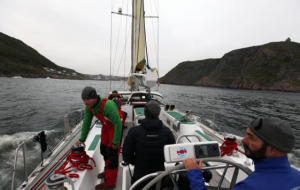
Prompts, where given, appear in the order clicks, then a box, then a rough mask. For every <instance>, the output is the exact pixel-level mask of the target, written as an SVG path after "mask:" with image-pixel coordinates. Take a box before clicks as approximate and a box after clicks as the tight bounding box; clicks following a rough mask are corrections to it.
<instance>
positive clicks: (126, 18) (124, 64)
mask: <svg viewBox="0 0 300 190" xmlns="http://www.w3.org/2000/svg"><path fill="white" fill-rule="evenodd" d="M128 5H129V2H128V0H127V7H126V8H127V10H126V12H127V13H128ZM127 21H128V17H126V24H125V26H126V28H125V31H127ZM131 28H132V27H131ZM126 36H127V35H126ZM126 44H127V43H125V58H124V78H123V79H125V68H126V55H127V54H126ZM124 91H125V83H124Z"/></svg>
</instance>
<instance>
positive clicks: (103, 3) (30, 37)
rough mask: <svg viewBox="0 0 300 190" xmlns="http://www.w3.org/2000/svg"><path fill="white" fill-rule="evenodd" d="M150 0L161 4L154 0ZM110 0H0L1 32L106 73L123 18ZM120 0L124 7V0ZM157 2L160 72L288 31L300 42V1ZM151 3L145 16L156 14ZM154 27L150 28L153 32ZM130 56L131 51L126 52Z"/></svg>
mask: <svg viewBox="0 0 300 190" xmlns="http://www.w3.org/2000/svg"><path fill="white" fill-rule="evenodd" d="M145 1H148V2H149V1H150V2H152V3H154V4H155V3H157V0H155V1H154V0H145ZM112 2H114V1H110V0H0V32H2V33H4V34H7V35H9V36H11V37H14V38H17V39H19V40H21V41H23V42H24V43H26V44H27V45H29V46H31V47H32V48H34V49H36V50H37V51H38V52H39V53H40V54H42V55H43V56H45V57H46V58H48V59H49V60H51V61H52V62H54V63H55V64H57V65H59V66H62V67H67V68H70V69H74V70H76V71H77V72H80V73H84V74H105V75H108V74H109V73H110V66H109V65H110V64H109V63H110V60H111V59H110V57H114V55H115V53H112V56H111V53H110V49H117V48H114V47H117V45H112V48H111V46H110V33H111V28H113V31H118V25H117V24H115V23H117V22H116V21H114V20H116V19H119V18H118V17H119V16H118V15H114V16H111V10H112V7H114V8H113V10H114V11H117V9H118V7H117V6H116V5H115V4H113V3H112ZM120 2H121V3H123V6H124V5H125V4H126V6H125V7H127V0H124V1H120ZM158 3H159V5H158V10H159V13H158V15H159V17H160V19H159V65H158V66H157V64H156V62H155V64H153V65H151V66H154V67H159V73H160V76H164V75H165V74H166V73H167V72H169V71H170V70H171V69H172V68H174V67H175V66H176V65H177V64H179V63H180V62H183V61H187V60H190V61H192V60H202V59H208V58H221V57H222V56H223V55H224V54H225V53H228V52H229V51H232V50H234V49H240V48H244V47H249V46H255V45H262V44H266V43H269V42H275V41H284V40H286V39H287V38H288V37H290V38H291V40H292V41H295V42H298V43H300V0H159V1H158ZM156 6H157V5H156ZM154 9H155V8H154V7H152V9H151V13H152V10H153V14H152V15H157V13H156V12H155V11H154ZM149 10H150V9H147V10H146V15H151V14H150V11H149ZM123 12H125V9H124V8H123ZM111 18H113V23H114V24H113V25H112V27H111ZM147 20H148V19H147ZM152 20H157V19H152ZM146 22H148V21H146ZM152 22H153V21H151V23H152ZM155 22H156V21H154V23H155ZM154 26H157V23H155V24H154ZM114 28H115V29H114ZM125 30H126V29H125ZM156 31H157V29H152V31H150V33H155V32H156ZM115 34H116V36H117V32H115ZM148 36H150V35H148V33H147V37H148ZM154 36H155V35H154ZM157 37H158V36H156V37H155V39H157ZM113 38H114V37H113ZM114 39H117V37H115V38H114ZM124 39H125V38H124ZM120 41H121V40H120ZM149 44H150V43H149ZM122 46H123V45H118V47H122ZM153 47H154V46H153ZM119 49H122V48H119ZM122 52H124V51H122ZM150 52H151V50H149V53H150ZM123 56H124V54H123ZM126 57H127V58H129V57H130V55H129V52H127V53H126ZM112 60H116V59H114V58H113V59H112ZM112 62H115V61H112ZM151 63H154V61H152V62H151V61H150V64H151ZM118 65H119V63H116V64H115V66H112V67H113V68H114V69H116V68H118V70H121V71H123V70H124V69H123V66H118ZM128 67H129V66H128ZM125 72H126V71H125ZM114 74H116V72H114ZM117 74H118V75H123V74H122V73H120V72H118V73H117Z"/></svg>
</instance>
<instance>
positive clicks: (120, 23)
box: [112, 0, 124, 75]
mask: <svg viewBox="0 0 300 190" xmlns="http://www.w3.org/2000/svg"><path fill="white" fill-rule="evenodd" d="M123 4H124V0H123V2H122V6H121V7H123ZM121 20H122V16H120V21H119V30H118V37H117V43H116V49H115V50H116V51H115V57H114V63H113V68H112V75H114V73H113V72H114V70H115V64H116V58H117V56H116V55H117V52H118V43H119V36H120V30H121V25H122V22H121Z"/></svg>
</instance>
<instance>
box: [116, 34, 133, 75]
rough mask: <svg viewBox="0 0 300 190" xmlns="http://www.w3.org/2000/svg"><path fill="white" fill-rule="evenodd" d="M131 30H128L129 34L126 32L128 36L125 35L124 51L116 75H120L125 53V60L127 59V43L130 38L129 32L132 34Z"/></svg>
mask: <svg viewBox="0 0 300 190" xmlns="http://www.w3.org/2000/svg"><path fill="white" fill-rule="evenodd" d="M129 31H130V29H129ZM129 31H128V32H127V34H126V36H127V37H126V36H125V45H124V50H123V53H122V56H121V60H120V63H119V67H118V70H117V73H116V75H118V73H119V69H120V66H121V63H122V59H123V56H124V55H125V58H124V62H125V61H126V45H127V42H128V39H129V34H130V32H129ZM124 72H125V69H124ZM124 77H125V73H124Z"/></svg>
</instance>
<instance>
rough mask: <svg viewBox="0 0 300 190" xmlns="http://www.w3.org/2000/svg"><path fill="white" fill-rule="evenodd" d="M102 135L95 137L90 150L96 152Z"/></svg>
mask: <svg viewBox="0 0 300 190" xmlns="http://www.w3.org/2000/svg"><path fill="white" fill-rule="evenodd" d="M100 137H101V135H95V137H94V139H93V142H92V143H91V145H90V147H89V149H88V150H95V148H96V147H97V145H98V143H99V140H100Z"/></svg>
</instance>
